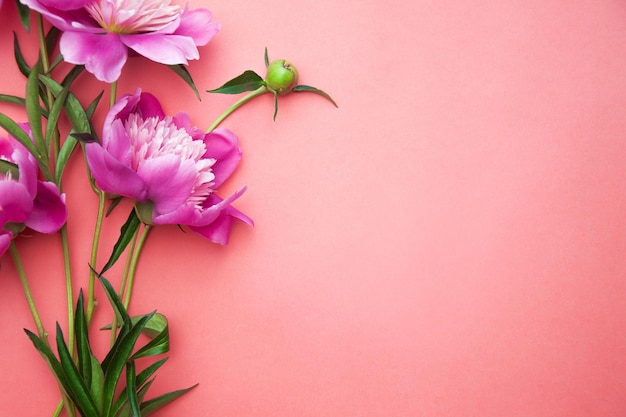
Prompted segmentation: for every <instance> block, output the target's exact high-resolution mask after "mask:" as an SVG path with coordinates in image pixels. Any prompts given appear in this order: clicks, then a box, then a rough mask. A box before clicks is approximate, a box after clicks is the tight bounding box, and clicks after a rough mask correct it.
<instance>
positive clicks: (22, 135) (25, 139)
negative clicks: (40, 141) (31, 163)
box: [0, 113, 42, 159]
mask: <svg viewBox="0 0 626 417" xmlns="http://www.w3.org/2000/svg"><path fill="white" fill-rule="evenodd" d="M0 126H2V128H3V129H4V130H6V131H7V133H8V134H9V135H11V136H13V137H14V138H15V139H16V140H17V141H18V142H19V143H21V144H22V145H23V146H24V147H25V148H26V149H27V150H28V152H30V153H31V154H33V155H34V156H35V158H37V159H39V158H41V157H42V156H41V154H40V153H39V151H38V150H37V148H35V144H34V143H33V141H32V140H31V139H30V136H28V134H27V133H26V132H24V130H23V129H22V128H21V127H20V125H18V124H17V123H15V122H14V121H13V120H11V119H9V118H8V117H7V116H5V115H4V114H2V113H0Z"/></svg>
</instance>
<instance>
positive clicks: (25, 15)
mask: <svg viewBox="0 0 626 417" xmlns="http://www.w3.org/2000/svg"><path fill="white" fill-rule="evenodd" d="M15 4H17V11H18V13H19V15H20V21H21V22H22V26H24V29H26V32H29V31H30V9H29V8H28V6H26V5H24V4H22V3H21V2H20V1H19V0H16V2H15Z"/></svg>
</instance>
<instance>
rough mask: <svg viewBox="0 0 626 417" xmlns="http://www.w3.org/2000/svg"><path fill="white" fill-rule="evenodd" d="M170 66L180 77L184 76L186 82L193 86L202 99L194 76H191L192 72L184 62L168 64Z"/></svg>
mask: <svg viewBox="0 0 626 417" xmlns="http://www.w3.org/2000/svg"><path fill="white" fill-rule="evenodd" d="M168 67H170V69H171V70H172V71H174V72H175V73H176V74H177V75H178V76H179V77H180V78H182V80H183V81H184V82H186V83H187V85H188V86H189V87H191V89H192V90H193V92H194V94H195V95H196V97H197V98H198V100H202V99H201V98H200V92H199V91H198V89H197V88H196V84H195V83H194V82H193V78H191V74H190V73H189V71H188V70H187V68H186V67H185V66H184V65H183V64H178V65H168Z"/></svg>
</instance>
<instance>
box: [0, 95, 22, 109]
mask: <svg viewBox="0 0 626 417" xmlns="http://www.w3.org/2000/svg"><path fill="white" fill-rule="evenodd" d="M0 101H2V102H4V103H12V104H19V105H22V106H24V105H26V100H25V99H23V98H22V97H17V96H11V95H8V94H0Z"/></svg>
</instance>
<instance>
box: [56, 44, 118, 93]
mask: <svg viewBox="0 0 626 417" xmlns="http://www.w3.org/2000/svg"><path fill="white" fill-rule="evenodd" d="M60 48H61V54H63V59H65V61H67V62H69V63H71V64H77V65H84V66H85V69H86V70H87V71H89V72H90V73H92V74H93V75H94V76H95V77H96V78H97V79H99V80H100V81H104V82H107V83H112V82H114V81H116V80H117V79H118V78H119V77H120V74H121V73H122V67H123V66H124V64H125V63H126V59H127V58H128V51H127V49H126V47H125V46H124V44H123V43H122V42H121V41H120V36H119V35H116V34H113V33H106V34H94V33H85V32H64V33H63V34H62V35H61V41H60Z"/></svg>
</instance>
